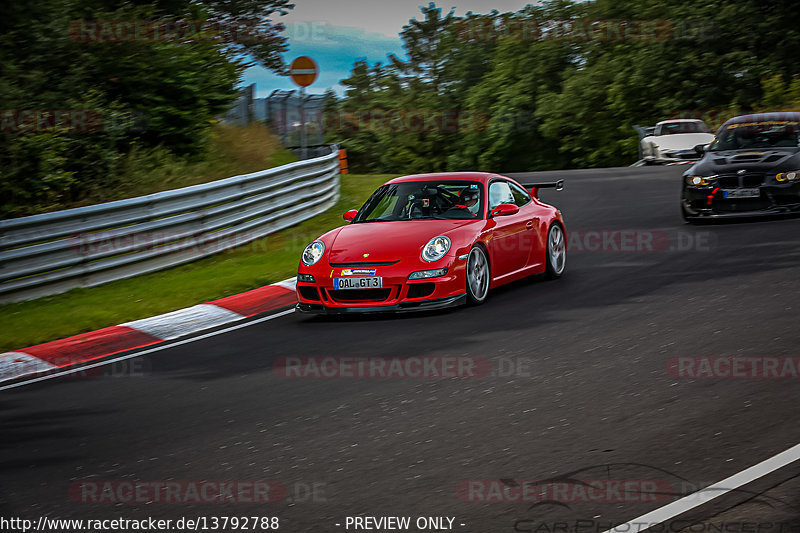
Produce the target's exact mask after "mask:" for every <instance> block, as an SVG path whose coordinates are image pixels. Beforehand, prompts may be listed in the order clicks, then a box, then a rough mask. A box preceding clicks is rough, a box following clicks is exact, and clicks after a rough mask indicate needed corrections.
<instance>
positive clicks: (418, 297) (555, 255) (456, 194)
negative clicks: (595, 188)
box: [297, 172, 566, 314]
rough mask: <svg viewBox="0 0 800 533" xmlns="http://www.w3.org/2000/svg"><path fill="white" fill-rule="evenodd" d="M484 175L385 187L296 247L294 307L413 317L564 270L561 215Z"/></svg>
mask: <svg viewBox="0 0 800 533" xmlns="http://www.w3.org/2000/svg"><path fill="white" fill-rule="evenodd" d="M526 186H527V187H528V189H529V190H526V188H525V187H523V186H522V185H520V184H519V183H517V182H516V181H514V180H513V179H511V178H507V177H505V176H500V175H497V174H490V173H477V172H449V173H440V174H417V175H413V176H404V177H401V178H395V179H393V180H391V181H388V182H386V183H385V184H384V185H382V186H381V187H379V188H378V190H376V191H375V193H373V194H372V196H370V198H369V199H368V200H367V202H366V203H365V204H364V206H363V207H362V208H361V209H359V210H358V211H356V210H352V211H348V212H346V213H345V214H344V219H345V220H347V221H349V222H350V224H348V225H346V226H342V227H340V228H336V229H334V230H331V231H329V232H328V233H326V234H324V235H322V236H321V237H319V238H318V239H317V240H315V241H314V242H312V243H311V244H309V245H308V246H307V247H306V248H305V250H303V254H302V258H301V261H300V265H299V268H298V273H297V299H298V304H297V310H298V311H301V312H308V313H323V314H324V313H350V312H356V313H364V312H378V311H393V312H397V311H420V310H427V309H438V308H443V307H449V306H454V305H458V304H462V303H472V304H480V303H483V301H484V300H485V299H486V296H487V294H488V292H489V289H491V288H494V287H498V286H500V285H503V284H505V283H509V282H511V281H514V280H517V279H520V278H523V277H525V276H528V275H531V274H537V273H540V274H545V275H546V276H547V277H549V278H558V277H560V276H561V275H562V274H563V272H564V267H565V266H566V235H565V232H564V220H563V218H562V216H561V212H560V211H559V210H558V209H556V208H555V207H553V206H550V205H547V204H545V203H542V202H540V201H539V199H538V194H537V193H538V189H539V188H542V187H555V188H556V189H561V188H562V186H563V181H559V182H555V183H538V184H527V185H526Z"/></svg>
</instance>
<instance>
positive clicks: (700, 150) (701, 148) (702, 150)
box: [694, 144, 711, 157]
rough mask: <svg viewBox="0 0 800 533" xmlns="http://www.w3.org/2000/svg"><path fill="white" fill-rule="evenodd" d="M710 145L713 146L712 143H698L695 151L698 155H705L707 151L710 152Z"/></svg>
mask: <svg viewBox="0 0 800 533" xmlns="http://www.w3.org/2000/svg"><path fill="white" fill-rule="evenodd" d="M709 146H711V145H709V144H698V145H697V146H695V147H694V151H695V152H696V153H697V155H699V156H700V157H703V156H704V155H705V154H706V152H708V147H709Z"/></svg>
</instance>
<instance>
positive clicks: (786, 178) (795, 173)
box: [775, 170, 800, 182]
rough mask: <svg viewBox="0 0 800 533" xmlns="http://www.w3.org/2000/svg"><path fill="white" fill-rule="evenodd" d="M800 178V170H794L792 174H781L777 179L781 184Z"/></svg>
mask: <svg viewBox="0 0 800 533" xmlns="http://www.w3.org/2000/svg"><path fill="white" fill-rule="evenodd" d="M798 178H800V170H792V171H790V172H781V173H780V174H777V175H776V176H775V179H776V180H778V181H780V182H785V181H795V180H797V179H798Z"/></svg>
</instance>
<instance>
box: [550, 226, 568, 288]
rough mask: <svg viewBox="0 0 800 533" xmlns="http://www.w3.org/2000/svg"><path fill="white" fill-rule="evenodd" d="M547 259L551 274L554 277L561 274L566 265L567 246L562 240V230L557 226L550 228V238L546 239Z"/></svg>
mask: <svg viewBox="0 0 800 533" xmlns="http://www.w3.org/2000/svg"><path fill="white" fill-rule="evenodd" d="M547 257H548V261H549V262H550V271H551V272H552V274H553V275H554V276H560V275H561V274H563V273H564V267H565V266H566V264H567V246H566V241H565V240H564V230H562V229H561V226H559V225H558V224H553V225H552V226H551V227H550V236H549V237H548V238H547Z"/></svg>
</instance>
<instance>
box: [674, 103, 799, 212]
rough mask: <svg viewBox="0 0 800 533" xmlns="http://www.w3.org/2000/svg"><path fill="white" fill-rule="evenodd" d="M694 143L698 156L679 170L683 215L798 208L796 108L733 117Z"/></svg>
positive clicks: (797, 118) (776, 210)
mask: <svg viewBox="0 0 800 533" xmlns="http://www.w3.org/2000/svg"><path fill="white" fill-rule="evenodd" d="M696 149H697V150H698V152H700V153H702V154H703V157H702V159H700V160H699V161H698V162H697V163H695V164H694V165H692V166H691V167H690V168H689V169H688V170H687V171H686V172H685V173H684V174H683V194H682V199H681V211H682V213H683V217H684V219H686V220H688V221H690V222H691V221H695V220H702V219H709V218H728V217H743V216H757V215H776V214H784V213H793V212H798V213H800V113H795V112H781V113H758V114H752V115H742V116H739V117H735V118H732V119H730V120H729V121H727V122H726V123H725V124H723V125H722V126H721V127H720V128H719V129H718V130H717V133H716V137H715V138H714V141H713V142H712V143H711V144H710V145H707V146H698V147H696Z"/></svg>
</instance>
